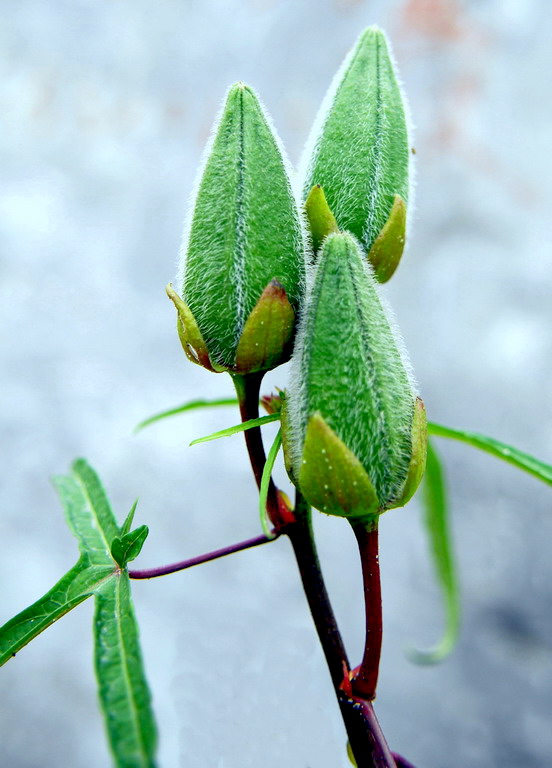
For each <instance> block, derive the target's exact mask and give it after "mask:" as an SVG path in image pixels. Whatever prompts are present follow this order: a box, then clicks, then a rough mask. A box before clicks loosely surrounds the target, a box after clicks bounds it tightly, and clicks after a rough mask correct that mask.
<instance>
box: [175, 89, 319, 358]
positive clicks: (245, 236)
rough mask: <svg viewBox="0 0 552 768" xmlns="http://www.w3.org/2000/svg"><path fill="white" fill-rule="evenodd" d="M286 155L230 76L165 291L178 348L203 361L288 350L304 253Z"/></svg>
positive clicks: (281, 354)
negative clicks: (172, 284)
mask: <svg viewBox="0 0 552 768" xmlns="http://www.w3.org/2000/svg"><path fill="white" fill-rule="evenodd" d="M286 163H287V161H286V160H285V158H284V155H283V151H282V149H281V147H280V144H279V142H278V140H277V138H276V136H275V135H274V132H273V130H272V128H271V126H270V122H269V120H268V117H267V116H266V114H265V112H264V111H263V109H262V107H261V105H260V103H259V101H258V99H257V96H256V95H255V93H254V91H253V90H251V88H248V87H247V86H246V85H243V84H242V83H238V84H236V85H234V86H232V88H230V90H229V92H228V96H227V99H226V103H225V105H224V107H223V110H222V113H221V116H220V119H219V121H218V124H217V126H216V128H215V132H214V136H213V139H212V141H211V144H210V146H209V147H208V150H207V152H206V159H205V162H204V167H203V169H202V172H201V174H200V179H199V183H198V186H197V193H196V196H195V201H194V203H193V207H192V211H191V216H190V222H189V226H188V231H187V235H186V237H185V241H184V246H183V250H182V257H183V261H182V265H181V281H180V283H181V284H180V288H181V291H180V293H181V296H182V298H180V296H179V294H178V293H176V292H175V291H172V290H171V291H170V292H169V297H170V298H171V300H172V301H173V302H174V303H175V306H176V308H177V312H178V326H179V334H180V338H181V341H182V344H183V347H184V349H185V351H186V354H188V356H189V357H190V359H192V360H194V362H197V363H199V364H200V365H203V366H205V367H206V368H208V369H210V370H215V371H220V370H228V371H231V372H237V373H247V372H252V371H259V370H267V369H269V368H273V367H275V366H276V365H279V364H280V363H281V362H285V360H286V359H288V357H289V355H290V353H291V341H292V336H293V331H294V322H295V316H296V313H297V309H298V305H299V302H300V301H301V297H302V291H303V284H304V269H305V266H304V263H305V255H304V237H303V231H302V223H301V218H300V215H299V211H298V208H297V204H296V201H295V198H294V196H293V192H292V189H291V184H290V181H289V177H288V173H287V166H286Z"/></svg>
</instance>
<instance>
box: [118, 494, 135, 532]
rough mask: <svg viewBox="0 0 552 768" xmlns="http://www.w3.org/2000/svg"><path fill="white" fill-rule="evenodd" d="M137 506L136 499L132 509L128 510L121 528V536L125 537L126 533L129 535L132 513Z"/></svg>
mask: <svg viewBox="0 0 552 768" xmlns="http://www.w3.org/2000/svg"><path fill="white" fill-rule="evenodd" d="M137 506H138V499H136V501H135V502H134V504H133V505H132V507H131V508H130V512H129V513H128V515H127V516H126V518H125V522H124V523H123V524H122V526H121V536H126V534H127V533H129V531H130V529H131V528H132V523H133V520H134V513H135V512H136V507H137Z"/></svg>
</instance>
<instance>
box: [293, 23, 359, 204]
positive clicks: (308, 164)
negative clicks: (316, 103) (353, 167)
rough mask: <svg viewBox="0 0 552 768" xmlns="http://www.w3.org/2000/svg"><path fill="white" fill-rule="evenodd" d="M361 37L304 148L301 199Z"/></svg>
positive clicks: (338, 74)
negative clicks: (325, 127)
mask: <svg viewBox="0 0 552 768" xmlns="http://www.w3.org/2000/svg"><path fill="white" fill-rule="evenodd" d="M360 37H361V35H359V37H358V39H357V42H356V43H355V44H354V46H353V47H352V48H351V50H350V51H349V53H348V54H347V55H346V56H345V58H344V59H343V61H342V62H341V65H340V66H339V68H338V70H337V72H336V73H335V75H334V76H333V78H332V81H331V83H330V87H329V88H328V90H327V91H326V93H325V95H324V98H323V99H322V102H321V104H320V107H319V108H318V112H317V113H316V117H315V118H314V121H313V123H312V126H311V129H310V133H309V135H308V137H307V140H306V142H305V145H304V147H303V152H302V154H301V158H300V160H299V165H298V172H297V184H298V187H297V193H298V195H299V196H300V197H303V194H304V186H305V184H306V182H307V179H308V178H309V176H310V175H311V169H312V168H313V167H314V165H315V164H316V160H317V157H318V151H319V148H320V139H321V138H322V134H323V132H324V126H325V124H326V120H327V119H328V116H329V114H330V112H331V109H332V107H333V105H334V102H335V97H336V95H337V89H338V88H339V86H340V84H341V81H342V80H343V78H344V77H345V73H346V72H347V70H348V69H349V66H350V64H351V61H352V58H353V56H354V54H355V50H356V47H357V45H358V41H359V40H360Z"/></svg>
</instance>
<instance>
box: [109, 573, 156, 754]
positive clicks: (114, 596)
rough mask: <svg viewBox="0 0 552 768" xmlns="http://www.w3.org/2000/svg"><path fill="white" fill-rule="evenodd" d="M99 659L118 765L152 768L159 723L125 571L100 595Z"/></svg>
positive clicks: (110, 734) (110, 730)
mask: <svg viewBox="0 0 552 768" xmlns="http://www.w3.org/2000/svg"><path fill="white" fill-rule="evenodd" d="M95 665H96V675H97V678H98V683H99V693H100V700H101V703H102V709H103V712H104V715H105V721H106V727H107V731H108V735H109V740H110V744H111V749H112V751H113V755H114V757H115V761H116V765H117V766H118V768H152V766H154V765H155V759H154V755H155V747H156V742H157V729H156V726H155V721H154V717H153V712H152V708H151V695H150V692H149V688H148V685H147V682H146V678H145V674H144V666H143V662H142V654H141V651H140V645H139V638H138V626H137V623H136V618H135V615H134V610H133V606H132V600H131V597H130V584H129V578H128V574H126V573H120V574H119V576H118V578H117V579H113V580H112V581H110V582H109V583H107V584H105V586H104V587H103V589H101V590H100V592H99V593H98V595H97V596H96V616H95Z"/></svg>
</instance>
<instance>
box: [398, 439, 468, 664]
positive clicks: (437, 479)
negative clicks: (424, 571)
mask: <svg viewBox="0 0 552 768" xmlns="http://www.w3.org/2000/svg"><path fill="white" fill-rule="evenodd" d="M423 501H424V506H425V527H426V531H427V535H428V538H429V542H430V548H431V555H432V559H433V564H434V566H435V571H436V574H437V578H438V580H439V583H440V585H441V589H442V592H443V597H444V601H445V632H444V634H443V637H442V639H441V640H440V641H439V643H438V644H437V645H436V646H434V647H433V648H431V649H429V650H428V651H413V652H411V654H410V655H411V657H412V659H413V661H416V662H418V663H420V664H434V663H436V662H438V661H441V660H442V659H444V658H445V657H446V656H448V655H449V653H451V651H452V650H453V648H454V646H455V644H456V641H457V639H458V632H459V629H460V597H459V590H458V578H457V574H456V564H455V560H454V553H453V550H452V543H451V541H452V539H451V531H450V523H449V512H448V501H447V490H446V484H445V477H444V473H443V468H442V466H441V462H440V460H439V456H438V455H437V453H436V451H435V449H434V447H433V445H432V444H431V442H430V441H428V446H427V465H426V471H425V478H424V493H423Z"/></svg>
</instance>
